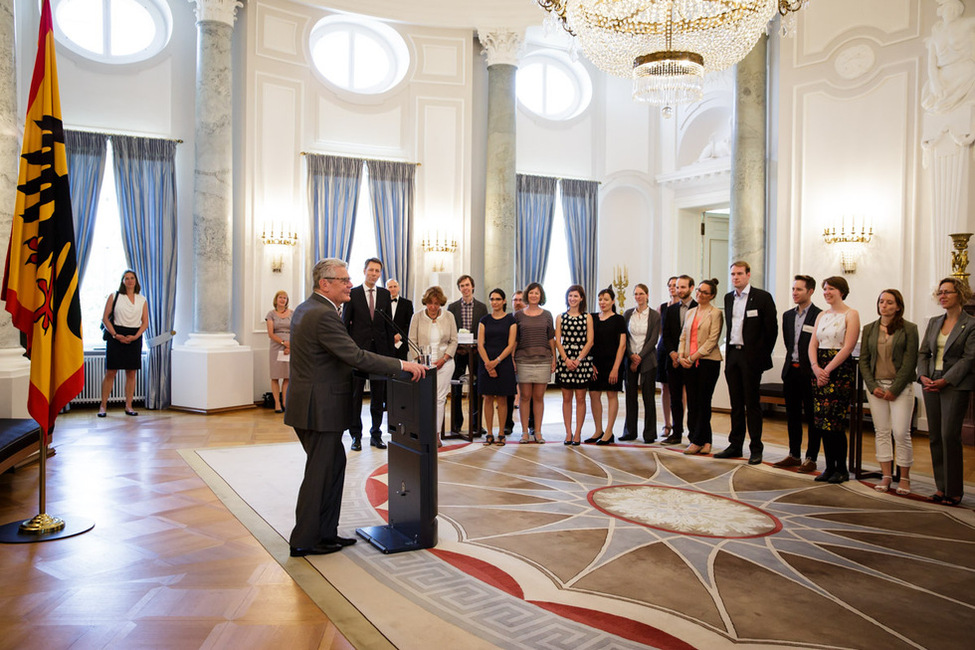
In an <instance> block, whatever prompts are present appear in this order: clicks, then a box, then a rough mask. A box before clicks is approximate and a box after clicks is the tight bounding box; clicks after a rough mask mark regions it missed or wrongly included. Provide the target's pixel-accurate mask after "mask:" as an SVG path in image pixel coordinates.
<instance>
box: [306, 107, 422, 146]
mask: <svg viewBox="0 0 975 650" xmlns="http://www.w3.org/2000/svg"><path fill="white" fill-rule="evenodd" d="M403 127H404V124H403V109H402V107H400V106H398V105H396V104H392V105H380V106H354V105H350V104H347V103H339V102H336V101H331V100H330V99H329V98H327V97H319V99H318V124H317V129H316V131H317V137H316V139H317V141H318V143H319V144H322V145H324V146H326V148H327V147H329V145H334V146H336V147H337V148H339V149H343V150H349V151H353V150H358V151H359V152H360V153H361V154H365V155H367V156H368V155H369V154H373V155H381V153H382V152H386V153H387V155H397V154H400V153H401V152H402V151H403V142H404V139H405V134H404V132H403Z"/></svg>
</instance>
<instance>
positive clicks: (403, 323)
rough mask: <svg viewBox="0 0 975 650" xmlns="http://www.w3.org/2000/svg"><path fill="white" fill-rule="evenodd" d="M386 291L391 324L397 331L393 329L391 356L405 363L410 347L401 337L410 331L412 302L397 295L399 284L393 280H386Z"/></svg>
mask: <svg viewBox="0 0 975 650" xmlns="http://www.w3.org/2000/svg"><path fill="white" fill-rule="evenodd" d="M386 289H387V290H388V291H389V296H390V302H391V303H392V308H393V322H394V323H395V324H396V327H397V328H399V331H397V330H396V329H395V328H394V329H393V356H395V357H397V358H398V359H401V360H403V361H406V359H407V357H408V355H409V352H410V345H409V343H407V342H406V341H405V340H404V339H403V337H404V336H406V332H409V331H410V321H411V320H413V301H411V300H408V299H407V298H403V297H401V296H400V295H399V282H397V281H396V280H395V279H394V278H390V279H388V280H386Z"/></svg>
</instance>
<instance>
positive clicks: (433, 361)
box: [410, 285, 457, 447]
mask: <svg viewBox="0 0 975 650" xmlns="http://www.w3.org/2000/svg"><path fill="white" fill-rule="evenodd" d="M420 302H422V303H423V305H424V306H425V307H426V309H423V310H421V311H418V312H416V313H415V314H413V320H412V321H410V341H412V342H413V345H412V346H410V347H411V348H412V349H413V350H421V351H422V353H423V354H424V355H427V354H429V357H430V359H429V363H430V366H431V367H433V368H436V369H437V420H436V423H437V446H438V447H439V446H441V445H442V443H441V442H440V432H441V431H442V430H443V418H444V407H445V405H446V404H447V393H448V392H449V391H450V378H451V376H453V374H454V355H456V354H457V321H456V320H455V319H454V317H453V316H452V315H451V314H449V313H447V312H446V311H444V309H443V306H444V305H446V304H447V296H446V295H444V292H443V289H441V288H440V287H438V286H436V285H434V286H432V287H430V288H429V289H427V290H426V291H425V292H424V293H423V300H421V301H420ZM424 361H425V360H424Z"/></svg>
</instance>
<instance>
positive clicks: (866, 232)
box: [823, 217, 873, 273]
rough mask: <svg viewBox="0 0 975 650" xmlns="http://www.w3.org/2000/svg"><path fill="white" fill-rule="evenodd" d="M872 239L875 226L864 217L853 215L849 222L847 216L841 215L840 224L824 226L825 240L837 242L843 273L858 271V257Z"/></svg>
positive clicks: (829, 242) (828, 242) (831, 243)
mask: <svg viewBox="0 0 975 650" xmlns="http://www.w3.org/2000/svg"><path fill="white" fill-rule="evenodd" d="M858 221H859V225H858V223H857V222H858ZM872 239H873V226H872V225H868V224H867V223H866V220H865V219H864V218H862V217H861V218H860V219H857V218H856V217H851V218H850V219H849V223H847V218H846V217H841V218H840V223H839V226H837V225H836V224H834V225H833V226H827V227H825V228H823V241H824V242H826V244H827V245H833V244H835V245H837V246H838V247H839V250H840V259H841V260H842V263H843V273H856V271H857V257H859V256H860V253H861V252H862V251H863V249H864V247H865V246H866V245H867V244H869V243H870V240H872Z"/></svg>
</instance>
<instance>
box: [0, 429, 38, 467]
mask: <svg viewBox="0 0 975 650" xmlns="http://www.w3.org/2000/svg"><path fill="white" fill-rule="evenodd" d="M40 449H41V427H40V426H39V425H38V424H37V422H34V420H31V419H29V418H0V474H2V473H3V472H6V471H7V470H8V469H10V468H11V467H16V466H17V465H19V464H21V463H23V462H24V461H26V460H28V459H29V458H30V457H31V456H32V455H34V454H36V453H37V452H39V451H40Z"/></svg>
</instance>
